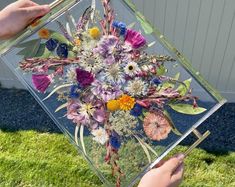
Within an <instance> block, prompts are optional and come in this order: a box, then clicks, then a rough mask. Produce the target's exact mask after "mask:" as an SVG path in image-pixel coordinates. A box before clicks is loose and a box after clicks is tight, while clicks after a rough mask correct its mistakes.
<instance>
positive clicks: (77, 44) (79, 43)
mask: <svg viewBox="0 0 235 187" xmlns="http://www.w3.org/2000/svg"><path fill="white" fill-rule="evenodd" d="M74 43H75V45H76V46H79V45H81V40H80V39H79V38H76V39H75V40H74Z"/></svg>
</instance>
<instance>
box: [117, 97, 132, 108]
mask: <svg viewBox="0 0 235 187" xmlns="http://www.w3.org/2000/svg"><path fill="white" fill-rule="evenodd" d="M119 103H120V109H121V110H131V109H132V108H133V107H134V105H135V99H134V98H133V97H131V96H129V95H125V94H124V95H122V96H121V97H120V98H119Z"/></svg>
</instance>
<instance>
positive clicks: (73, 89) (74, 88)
mask: <svg viewBox="0 0 235 187" xmlns="http://www.w3.org/2000/svg"><path fill="white" fill-rule="evenodd" d="M80 89H81V87H80V86H79V85H73V86H72V87H71V89H70V93H69V96H70V98H73V99H75V98H78V97H79V96H80V94H79V93H78V91H79V90H80Z"/></svg>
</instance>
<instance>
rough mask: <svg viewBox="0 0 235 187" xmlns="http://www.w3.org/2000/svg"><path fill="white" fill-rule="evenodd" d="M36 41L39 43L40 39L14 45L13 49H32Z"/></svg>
mask: <svg viewBox="0 0 235 187" xmlns="http://www.w3.org/2000/svg"><path fill="white" fill-rule="evenodd" d="M38 40H40V41H41V39H34V40H30V41H27V42H23V43H19V44H16V45H15V47H17V48H26V47H32V46H33V45H35V43H37V42H38Z"/></svg>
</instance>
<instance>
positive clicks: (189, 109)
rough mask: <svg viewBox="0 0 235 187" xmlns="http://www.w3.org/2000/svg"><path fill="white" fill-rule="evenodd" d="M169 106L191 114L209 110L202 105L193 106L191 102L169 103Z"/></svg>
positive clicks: (177, 110)
mask: <svg viewBox="0 0 235 187" xmlns="http://www.w3.org/2000/svg"><path fill="white" fill-rule="evenodd" d="M169 106H170V107H171V108H172V109H173V110H175V111H176V112H179V113H182V114H189V115H197V114H201V113H203V112H205V111H206V110H207V109H205V108H201V107H193V105H189V104H169Z"/></svg>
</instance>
